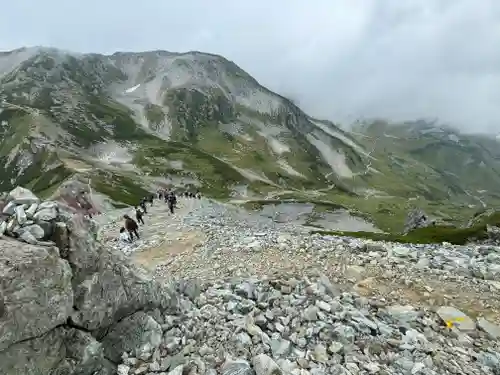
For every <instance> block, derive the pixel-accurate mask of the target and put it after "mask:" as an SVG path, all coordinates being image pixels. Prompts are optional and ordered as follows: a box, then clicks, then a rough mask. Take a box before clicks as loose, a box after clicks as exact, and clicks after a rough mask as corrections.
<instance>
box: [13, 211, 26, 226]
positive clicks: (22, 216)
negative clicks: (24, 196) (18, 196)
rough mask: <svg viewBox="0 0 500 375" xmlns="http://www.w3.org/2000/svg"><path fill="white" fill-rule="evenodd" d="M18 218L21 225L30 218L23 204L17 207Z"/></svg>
mask: <svg viewBox="0 0 500 375" xmlns="http://www.w3.org/2000/svg"><path fill="white" fill-rule="evenodd" d="M15 211H16V220H17V223H18V224H19V225H23V224H24V223H26V221H27V220H28V218H27V217H26V212H24V207H23V206H17V207H16V209H15Z"/></svg>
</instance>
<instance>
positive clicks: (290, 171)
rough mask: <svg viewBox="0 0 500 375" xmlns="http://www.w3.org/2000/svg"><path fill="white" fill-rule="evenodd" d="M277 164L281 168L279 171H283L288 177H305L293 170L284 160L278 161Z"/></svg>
mask: <svg viewBox="0 0 500 375" xmlns="http://www.w3.org/2000/svg"><path fill="white" fill-rule="evenodd" d="M277 163H278V165H279V166H280V167H281V169H283V170H284V171H285V172H286V173H288V174H289V175H292V176H297V177H301V178H305V176H304V175H303V174H302V173H300V172H298V171H297V170H295V169H294V168H293V167H292V166H291V165H290V164H288V162H287V161H286V160H283V159H279V160H278V161H277Z"/></svg>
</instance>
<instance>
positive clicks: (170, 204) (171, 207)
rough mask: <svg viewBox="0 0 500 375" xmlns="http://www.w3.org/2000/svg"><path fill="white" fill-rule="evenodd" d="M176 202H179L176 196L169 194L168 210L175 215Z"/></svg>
mask: <svg viewBox="0 0 500 375" xmlns="http://www.w3.org/2000/svg"><path fill="white" fill-rule="evenodd" d="M176 201H177V198H176V197H175V194H174V193H172V192H170V193H169V194H168V198H167V203H168V209H169V210H170V213H171V214H173V213H174V207H175V203H176Z"/></svg>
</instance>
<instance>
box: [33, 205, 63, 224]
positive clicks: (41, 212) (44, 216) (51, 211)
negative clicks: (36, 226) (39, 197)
mask: <svg viewBox="0 0 500 375" xmlns="http://www.w3.org/2000/svg"><path fill="white" fill-rule="evenodd" d="M56 207H57V206H52V207H46V208H41V209H40V208H39V209H38V211H37V212H36V213H35V214H34V215H33V219H35V220H43V221H52V220H55V219H56V218H57V215H58V212H57V209H56Z"/></svg>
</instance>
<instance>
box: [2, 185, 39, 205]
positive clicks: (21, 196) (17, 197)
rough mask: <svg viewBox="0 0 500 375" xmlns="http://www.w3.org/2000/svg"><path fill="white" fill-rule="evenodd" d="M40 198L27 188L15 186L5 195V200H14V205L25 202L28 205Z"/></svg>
mask: <svg viewBox="0 0 500 375" xmlns="http://www.w3.org/2000/svg"><path fill="white" fill-rule="evenodd" d="M39 201H40V200H39V199H38V197H37V196H36V195H35V194H33V193H32V192H31V191H29V190H28V189H25V188H23V187H21V186H17V187H16V188H14V189H13V190H11V191H10V193H9V195H8V196H7V202H14V203H15V204H16V205H21V204H26V205H28V206H30V205H31V204H33V203H38V202H39Z"/></svg>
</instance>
